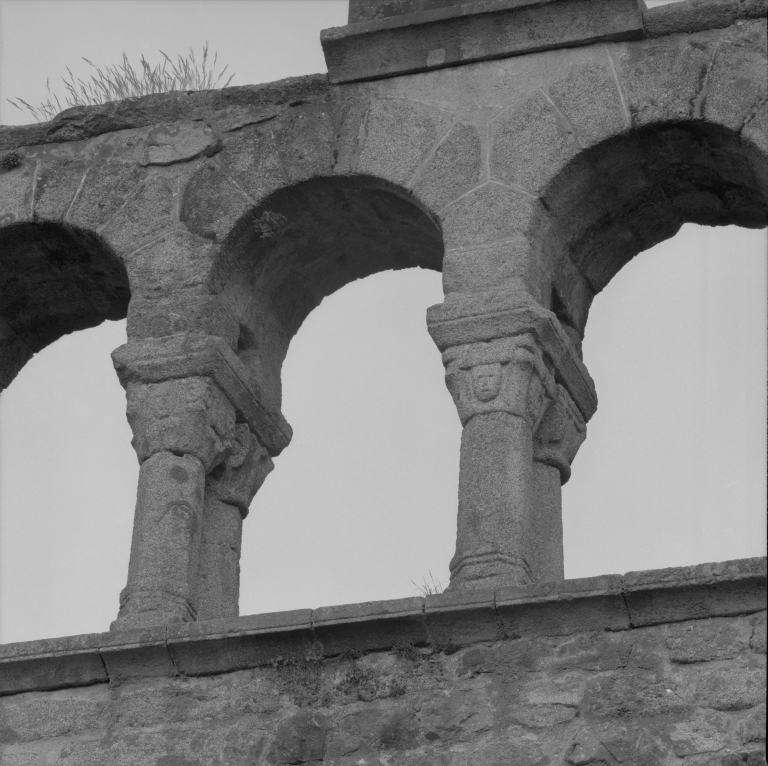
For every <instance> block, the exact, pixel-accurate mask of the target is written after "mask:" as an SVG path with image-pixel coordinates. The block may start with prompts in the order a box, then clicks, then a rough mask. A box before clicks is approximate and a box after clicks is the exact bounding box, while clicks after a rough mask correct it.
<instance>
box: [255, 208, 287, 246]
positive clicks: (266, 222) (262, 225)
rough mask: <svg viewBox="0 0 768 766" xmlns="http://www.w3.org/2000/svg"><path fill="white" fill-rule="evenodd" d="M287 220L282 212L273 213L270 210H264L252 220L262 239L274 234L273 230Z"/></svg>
mask: <svg viewBox="0 0 768 766" xmlns="http://www.w3.org/2000/svg"><path fill="white" fill-rule="evenodd" d="M287 222H288V219H287V218H286V217H285V216H284V215H283V214H282V213H273V212H272V211H271V210H265V211H264V212H263V213H262V214H261V215H260V216H259V217H258V218H257V219H256V220H255V221H254V222H253V228H254V229H256V231H257V232H259V236H260V237H261V238H262V239H269V238H270V237H274V236H275V232H276V231H277V230H278V229H279V228H280V227H281V226H283V225H284V224H285V223H287Z"/></svg>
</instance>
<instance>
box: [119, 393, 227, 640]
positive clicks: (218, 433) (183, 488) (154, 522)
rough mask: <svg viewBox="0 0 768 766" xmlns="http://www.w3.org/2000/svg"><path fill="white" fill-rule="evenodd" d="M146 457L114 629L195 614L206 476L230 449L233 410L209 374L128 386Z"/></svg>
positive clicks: (131, 415)
mask: <svg viewBox="0 0 768 766" xmlns="http://www.w3.org/2000/svg"><path fill="white" fill-rule="evenodd" d="M127 393H128V421H129V422H130V424H131V428H132V429H133V432H134V438H133V446H134V449H135V450H136V454H137V455H138V458H139V461H140V463H141V468H140V470H139V488H138V493H137V496H136V513H135V516H134V525H133V539H132V542H131V558H130V562H129V566H128V583H127V585H126V587H125V588H124V589H123V591H122V593H121V594H120V611H119V613H118V617H117V620H116V621H115V622H114V623H113V624H112V628H113V629H125V628H137V627H146V626H149V625H161V624H167V623H172V622H191V621H193V620H195V619H196V617H197V603H196V578H197V570H198V559H199V552H200V539H201V532H202V526H203V506H204V499H205V476H206V474H207V473H208V472H209V471H210V470H211V469H212V468H213V467H214V466H216V465H217V464H218V463H220V462H221V461H222V460H223V459H224V458H225V457H226V456H227V454H228V453H229V451H230V449H231V444H232V441H233V435H234V428H235V410H234V407H233V406H232V404H231V403H230V402H229V401H228V400H227V398H226V396H224V394H223V393H222V392H221V390H220V389H219V388H218V386H217V385H216V384H215V383H214V382H213V381H211V380H210V379H208V378H182V379H178V380H169V381H165V382H162V383H151V384H142V383H132V384H130V385H129V386H128V389H127Z"/></svg>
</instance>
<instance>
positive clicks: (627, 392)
mask: <svg viewBox="0 0 768 766" xmlns="http://www.w3.org/2000/svg"><path fill="white" fill-rule="evenodd" d="M346 5H347V4H346V1H345V0H277V1H276V2H273V1H270V0H258V1H257V2H253V1H249V0H230V1H227V0H53V1H51V0H0V96H1V97H2V99H3V101H2V103H0V123H3V124H9V123H19V122H24V121H25V119H24V116H23V115H22V114H21V113H19V112H17V111H16V110H14V109H13V107H11V106H9V105H8V104H7V103H6V102H5V100H4V99H6V98H9V97H14V96H21V97H22V98H24V99H26V100H28V101H30V102H32V103H39V102H40V101H41V100H42V99H43V98H45V96H46V91H45V81H46V78H47V77H50V79H51V82H52V84H55V82H56V81H57V80H58V78H59V77H61V76H63V75H65V74H66V69H65V67H66V66H70V67H71V68H72V69H73V71H74V72H75V74H76V75H79V76H84V75H86V74H87V72H88V67H87V65H85V64H84V63H83V62H81V61H80V57H81V56H85V57H87V58H89V59H91V60H92V61H94V62H95V63H96V64H98V65H100V66H104V65H106V64H109V63H114V62H117V61H119V59H120V57H121V55H122V53H123V51H125V52H126V53H128V55H129V57H130V58H131V59H132V60H133V61H134V62H137V61H138V58H139V56H140V54H142V53H144V54H145V55H146V56H147V57H148V58H149V59H150V60H151V61H156V60H157V50H158V49H162V50H164V51H165V52H166V53H169V54H170V55H172V56H173V55H174V54H175V53H178V52H184V51H186V49H187V48H189V46H190V45H192V46H194V47H195V48H196V49H197V50H199V49H200V47H201V46H202V44H203V43H204V42H205V41H206V40H208V41H209V42H210V46H211V49H212V50H216V51H218V52H219V59H220V62H222V63H228V64H229V65H230V67H231V69H233V70H234V71H236V72H237V76H236V79H235V80H234V82H233V84H246V83H256V82H267V81H270V80H276V79H280V78H282V77H287V76H293V75H298V74H309V73H314V72H321V71H325V64H324V61H323V58H322V52H321V49H320V44H319V33H320V30H321V29H323V28H326V27H329V26H337V25H341V24H344V23H345V21H346V12H347V9H346ZM32 31H34V37H33V36H32ZM765 256H766V236H765V231H758V232H755V231H749V230H739V229H709V228H703V227H696V226H686V227H684V228H683V230H682V231H681V233H680V234H678V235H677V236H676V237H674V238H673V239H671V240H668V241H667V242H665V243H662V245H660V246H658V247H656V248H654V249H653V250H650V251H647V252H646V253H643V254H642V255H641V256H640V257H638V258H636V259H635V260H634V261H633V262H631V263H630V264H629V265H628V266H627V267H625V268H624V269H623V270H622V272H620V274H619V275H618V276H617V277H616V278H615V279H614V281H613V282H612V283H611V284H610V285H609V286H608V288H607V289H606V290H605V291H604V293H602V294H601V295H599V296H598V297H597V299H596V300H595V303H594V305H593V308H592V313H591V317H590V321H589V324H588V326H587V333H586V338H585V346H584V357H585V362H586V364H587V366H588V368H589V369H590V372H591V373H592V376H593V378H594V379H595V382H596V385H597V389H598V396H599V399H600V406H599V409H598V412H597V414H596V415H595V417H594V418H593V419H592V421H591V422H590V425H589V435H588V438H587V441H586V442H585V444H584V446H583V447H582V449H581V451H580V453H579V455H578V456H577V458H576V460H575V462H574V468H573V478H572V479H571V481H570V482H569V483H568V484H567V485H566V486H565V488H564V497H563V503H564V524H565V555H566V576H567V577H581V576H589V575H594V574H602V573H609V572H625V571H629V570H633V569H648V568H655V567H664V566H678V565H684V564H691V563H697V562H703V561H716V560H724V559H729V558H740V557H745V556H756V555H763V554H764V552H765V463H766V449H765V424H766V405H765V381H766V329H765V328H766V257H765ZM441 299H442V290H441V287H440V275H439V274H436V273H433V272H424V271H408V272H397V273H392V272H390V273H385V274H379V275H376V276H374V277H370V278H368V279H366V280H363V281H361V282H356V283H354V284H352V285H348V286H347V287H345V288H344V289H342V290H340V291H339V292H338V293H336V294H334V295H333V296H331V297H330V298H328V299H326V300H325V301H324V302H323V304H322V305H321V306H320V307H319V308H318V309H317V310H315V311H314V312H313V314H312V315H311V316H310V317H309V319H308V320H307V322H306V323H305V324H304V326H303V327H302V329H301V330H300V332H299V334H298V335H297V337H296V338H295V340H294V342H293V343H292V345H291V349H290V351H289V354H288V358H287V360H286V364H285V366H284V371H283V381H284V413H285V415H286V417H287V419H288V420H289V422H290V423H291V424H292V426H293V428H294V431H295V436H294V441H293V443H292V444H291V445H290V446H289V447H288V449H287V450H286V451H285V452H284V453H283V455H281V456H280V457H279V458H278V459H277V460H276V461H275V462H276V468H275V471H274V472H273V473H272V474H271V475H270V477H269V478H268V479H267V481H266V483H265V485H264V487H263V488H262V490H261V491H260V493H259V494H258V495H257V497H256V500H255V501H254V503H253V505H252V507H251V514H250V516H249V517H248V519H247V520H246V522H245V530H244V545H243V557H242V594H241V613H243V614H251V613H255V612H264V611H276V610H281V609H293V608H300V607H315V606H322V605H328V604H334V603H344V602H354V601H363V600H374V599H382V598H396V597H400V596H405V595H410V594H411V593H412V592H414V586H413V584H412V583H411V580H412V579H413V580H416V581H417V582H420V581H421V580H422V578H424V577H427V576H428V574H429V572H430V571H431V572H432V574H433V575H434V577H435V579H438V580H442V581H445V582H447V580H448V562H449V560H450V558H451V556H452V554H453V547H454V541H455V523H456V504H457V499H456V495H457V482H458V454H459V438H460V426H459V421H458V417H457V416H456V413H455V409H454V407H453V403H452V401H451V398H450V396H449V395H448V392H447V391H446V389H445V387H444V384H443V370H442V365H441V363H440V356H439V354H438V352H437V350H436V348H435V346H434V344H433V343H432V341H431V340H430V338H429V336H428V335H427V332H426V325H425V311H426V307H427V306H429V305H431V304H433V303H438V302H439V301H440V300H441ZM124 340H125V329H124V323H122V322H117V323H105V324H104V325H102V326H101V327H99V328H96V329H94V330H89V331H85V332H81V333H77V334H75V335H72V336H68V337H66V338H63V339H61V340H60V341H58V342H57V343H55V344H53V345H52V346H50V347H48V348H47V349H45V350H44V351H43V352H41V353H40V354H39V355H38V356H37V357H35V358H34V359H33V360H32V361H31V362H30V363H29V364H28V365H27V367H26V368H25V369H24V370H22V372H21V373H20V375H19V376H18V378H17V379H16V380H15V381H14V383H13V384H12V385H11V387H10V388H9V389H8V391H7V392H6V393H4V394H3V396H2V397H1V398H0V641H3V642H8V641H17V640H28V639H33V638H42V637H47V636H56V635H67V634H74V633H83V632H91V631H100V630H106V629H107V627H108V625H109V622H110V621H111V620H112V619H114V617H115V615H116V612H117V598H118V594H119V591H120V589H121V588H122V587H123V586H124V584H125V577H126V571H127V564H128V553H129V546H130V534H131V524H132V517H133V503H134V498H135V482H136V477H137V474H138V467H137V464H136V458H135V455H134V453H133V450H132V449H131V446H130V437H131V434H130V429H129V428H128V425H127V423H126V421H125V415H124V410H125V399H124V395H123V391H122V389H121V388H120V386H119V384H118V382H117V378H116V376H115V374H114V371H113V370H112V366H111V361H110V359H109V352H110V351H111V350H112V349H113V348H115V347H116V346H118V345H120V344H121V343H123V342H124Z"/></svg>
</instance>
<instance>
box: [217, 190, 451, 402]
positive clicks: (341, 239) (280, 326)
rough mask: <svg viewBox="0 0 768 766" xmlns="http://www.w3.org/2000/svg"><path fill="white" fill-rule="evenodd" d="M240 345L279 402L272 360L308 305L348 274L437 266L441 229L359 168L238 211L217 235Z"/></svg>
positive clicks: (277, 360) (400, 193) (277, 363)
mask: <svg viewBox="0 0 768 766" xmlns="http://www.w3.org/2000/svg"><path fill="white" fill-rule="evenodd" d="M224 251H225V257H226V263H227V270H228V272H229V274H228V276H229V279H228V280H227V284H228V287H227V289H228V290H230V291H231V293H232V294H231V296H230V299H231V304H232V305H234V306H235V310H236V312H237V313H238V316H239V321H240V327H241V329H240V339H239V342H238V352H239V354H240V357H241V359H243V361H245V362H246V363H247V364H248V365H249V367H250V369H251V370H252V372H253V374H254V375H255V376H256V377H257V379H258V382H259V384H260V385H261V387H262V390H263V391H264V392H265V393H266V394H267V396H270V398H271V399H272V401H273V403H274V404H275V405H276V406H279V404H280V368H281V366H282V362H283V359H284V358H285V355H286V353H287V351H288V345H289V343H290V341H291V338H292V337H293V336H294V335H295V333H296V332H297V330H298V329H299V327H300V326H301V324H302V322H303V321H304V320H305V319H306V317H307V316H308V315H309V313H310V312H311V311H312V309H314V308H315V307H316V306H318V305H319V304H320V302H321V301H322V300H323V298H325V297H326V296H328V295H331V294H332V293H333V292H335V291H336V290H338V289H339V288H341V287H343V286H344V285H346V284H348V283H349V282H352V281H354V280H356V279H361V278H363V277H367V276H370V275H371V274H375V273H377V272H380V271H385V270H389V269H405V268H412V267H415V266H416V267H422V268H426V269H433V270H436V271H440V270H441V269H442V260H443V237H442V231H441V229H440V226H439V224H438V222H437V220H436V219H435V218H433V217H432V215H431V214H430V213H429V212H428V211H426V210H425V209H424V208H423V207H422V206H421V205H420V204H419V203H418V202H417V200H416V199H415V198H414V197H413V196H412V195H410V194H409V193H408V192H406V191H404V190H402V189H399V188H398V187H396V186H394V185H392V184H389V183H387V182H385V181H382V180H381V179H376V178H371V177H366V176H348V177H338V178H336V177H334V178H314V179H310V180H309V181H305V182H303V183H300V184H298V185H296V186H292V187H289V188H286V189H281V190H279V191H277V192H275V193H274V194H272V195H270V196H269V197H268V198H266V199H265V200H264V201H263V202H262V203H261V204H260V205H259V206H258V207H257V208H255V209H253V210H251V211H250V212H249V213H248V214H246V215H245V216H243V217H242V218H241V219H240V220H239V221H238V222H237V224H236V225H235V227H234V228H233V230H232V232H231V233H230V235H229V236H228V237H227V239H226V240H225V242H224Z"/></svg>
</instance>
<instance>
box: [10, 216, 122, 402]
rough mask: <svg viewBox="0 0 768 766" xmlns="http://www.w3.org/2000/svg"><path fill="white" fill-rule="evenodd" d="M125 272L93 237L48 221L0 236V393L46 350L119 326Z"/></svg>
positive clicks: (18, 225)
mask: <svg viewBox="0 0 768 766" xmlns="http://www.w3.org/2000/svg"><path fill="white" fill-rule="evenodd" d="M129 300H130V288H129V284H128V275H127V273H126V270H125V266H124V265H123V262H122V261H121V260H120V258H119V257H118V256H117V255H116V254H115V253H114V251H113V250H112V249H111V248H110V247H109V245H107V244H106V242H105V241H104V240H103V239H101V238H100V237H99V236H97V235H96V234H94V233H92V232H89V231H85V230H82V229H79V228H77V227H74V226H70V225H68V224H63V223H57V222H53V221H40V222H35V223H16V224H11V225H10V226H6V227H3V228H1V229H0V390H2V389H3V388H6V387H7V386H8V384H9V383H10V382H11V381H12V380H13V378H14V377H15V376H16V374H17V373H18V372H19V370H20V369H21V368H22V367H23V366H24V364H25V363H26V362H27V361H28V360H29V359H30V358H31V357H32V356H33V355H34V354H36V353H37V352H38V351H40V350H41V349H43V348H45V347H46V346H47V345H49V344H50V343H53V342H54V341H55V340H57V339H58V338H60V337H61V336H62V335H66V334H68V333H71V332H75V331H76V330H84V329H86V328H88V327H95V326H96V325H98V324H101V322H103V321H104V320H105V319H123V318H125V316H126V314H127V311H128V301H129Z"/></svg>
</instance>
